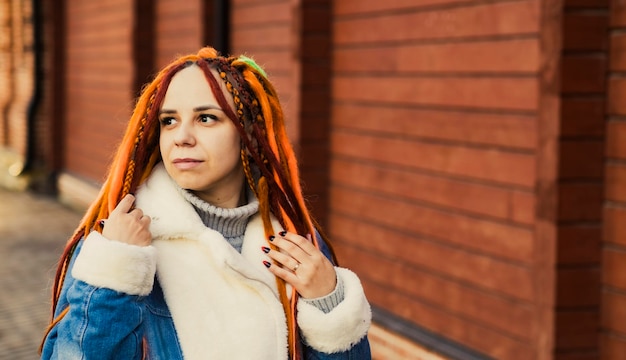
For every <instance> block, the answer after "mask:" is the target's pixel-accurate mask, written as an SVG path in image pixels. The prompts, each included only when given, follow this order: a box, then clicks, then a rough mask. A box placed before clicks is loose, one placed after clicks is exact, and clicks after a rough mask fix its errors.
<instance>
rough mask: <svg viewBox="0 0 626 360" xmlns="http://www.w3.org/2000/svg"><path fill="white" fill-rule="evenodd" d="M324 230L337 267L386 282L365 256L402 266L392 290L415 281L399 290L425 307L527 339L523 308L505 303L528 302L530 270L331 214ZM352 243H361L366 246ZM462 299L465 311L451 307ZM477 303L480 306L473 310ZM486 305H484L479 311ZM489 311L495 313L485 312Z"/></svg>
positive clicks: (528, 325) (528, 328)
mask: <svg viewBox="0 0 626 360" xmlns="http://www.w3.org/2000/svg"><path fill="white" fill-rule="evenodd" d="M330 229H331V238H332V239H333V244H334V245H335V247H336V248H337V251H338V253H340V254H341V256H339V261H340V263H341V264H342V265H343V264H345V265H347V266H348V267H349V268H353V269H355V270H356V271H358V272H359V273H361V274H363V275H367V276H368V277H370V278H373V279H374V278H375V279H379V280H383V279H385V278H386V277H387V275H385V274H384V273H385V271H391V270H380V269H379V267H378V266H377V267H368V266H365V264H368V263H372V261H373V262H377V261H378V260H375V259H370V258H369V257H370V256H371V257H376V258H378V259H379V260H380V261H382V262H385V263H387V262H393V263H394V264H397V265H394V266H402V267H403V269H404V270H402V271H406V272H407V273H406V274H404V275H401V276H400V275H399V276H398V278H397V280H389V281H391V282H398V286H400V285H401V282H402V281H411V282H413V281H417V282H418V283H419V284H420V285H419V286H415V287H405V288H406V292H407V293H412V294H413V295H415V296H419V297H422V298H428V299H429V301H431V302H437V303H442V304H447V305H445V306H446V307H448V308H450V309H451V310H455V311H457V312H462V313H465V314H467V315H468V316H472V317H474V318H476V319H477V320H478V321H487V322H489V323H491V324H492V325H494V326H498V327H501V328H503V329H509V330H507V331H510V332H511V333H515V334H517V335H519V336H524V337H529V336H530V334H531V333H532V324H531V323H530V322H528V320H529V319H526V320H522V318H523V317H527V316H528V315H529V313H528V309H523V308H517V306H518V305H519V304H518V303H517V301H516V300H514V299H511V298H515V299H530V298H532V287H533V285H532V274H531V270H530V268H528V267H523V266H519V265H516V264H510V263H508V262H507V261H506V260H503V259H499V258H496V257H493V256H489V255H482V254H476V253H473V252H471V251H467V250H465V249H460V248H456V247H453V246H450V245H448V244H445V243H440V242H437V241H433V240H430V239H426V238H423V237H421V236H420V235H418V234H408V233H405V232H403V231H398V230H396V229H387V228H385V227H382V226H378V225H376V224H371V223H365V222H360V221H359V220H356V219H351V218H349V217H348V216H342V215H341V214H335V213H334V212H333V213H332V217H331V227H330ZM354 239H367V243H365V244H363V242H362V241H355V240H354ZM357 249H367V251H368V254H362V253H361V252H359V251H357ZM385 259H386V260H385ZM442 259H446V261H448V263H447V265H446V266H441V261H442ZM392 267H393V266H392ZM405 268H406V269H405ZM379 271H380V272H379ZM409 273H412V274H413V273H414V276H409V275H408V274H409ZM413 277H416V279H413ZM387 278H388V279H392V277H387ZM417 278H420V279H422V280H417ZM409 279H410V280H409ZM428 284H431V285H433V284H440V285H441V286H442V288H443V287H445V288H446V289H448V290H447V291H450V294H452V293H454V294H457V293H459V292H463V293H465V296H460V297H459V296H454V297H452V298H448V297H446V296H442V294H438V293H437V291H434V289H436V288H437V287H438V286H435V285H433V286H427V285H428ZM442 291H444V290H442ZM465 298H466V300H467V301H468V303H467V306H466V307H464V306H463V305H462V304H461V303H457V301H458V300H461V299H465ZM450 302H452V303H450ZM479 303H480V304H483V306H479ZM486 304H489V306H486V307H484V305H486ZM490 309H491V310H493V311H495V312H496V313H497V314H487V313H485V311H491V310H490ZM496 309H499V310H498V311H496ZM505 309H506V310H505ZM500 310H502V311H500ZM503 313H506V314H507V315H506V316H505V315H504V314H503ZM510 322H513V323H514V324H511V323H510Z"/></svg>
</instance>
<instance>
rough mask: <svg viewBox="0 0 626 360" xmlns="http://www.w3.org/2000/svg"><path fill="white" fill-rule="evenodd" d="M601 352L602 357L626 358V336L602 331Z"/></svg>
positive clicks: (614, 359)
mask: <svg viewBox="0 0 626 360" xmlns="http://www.w3.org/2000/svg"><path fill="white" fill-rule="evenodd" d="M622 336H623V335H622ZM600 353H601V354H602V359H613V360H625V359H626V337H617V336H615V335H614V334H611V333H606V332H603V333H601V334H600Z"/></svg>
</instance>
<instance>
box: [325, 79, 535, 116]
mask: <svg viewBox="0 0 626 360" xmlns="http://www.w3.org/2000/svg"><path fill="white" fill-rule="evenodd" d="M332 91H333V94H334V95H333V97H334V99H335V100H341V101H350V102H374V103H385V104H388V105H390V106H398V105H405V104H411V105H430V106H449V107H467V108H473V109H499V110H529V111H530V110H533V111H534V110H536V109H537V106H538V95H539V94H538V86H537V79H536V78H534V77H533V78H518V77H509V78H505V77H498V78H466V77H407V76H404V77H376V76H367V75H364V76H359V77H335V78H334V81H333V88H332Z"/></svg>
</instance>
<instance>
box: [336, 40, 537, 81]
mask: <svg viewBox="0 0 626 360" xmlns="http://www.w3.org/2000/svg"><path fill="white" fill-rule="evenodd" d="M333 64H334V70H335V72H337V73H343V72H399V73H404V72H427V73H446V72H454V73H461V72H468V73H473V72H480V73H510V72H516V73H534V72H536V71H538V68H539V44H538V40H537V39H522V40H517V39H513V40H506V41H503V40H500V41H479V42H457V43H442V44H402V45H398V46H385V47H374V48H345V49H342V48H340V49H337V50H336V51H335V52H334V59H333Z"/></svg>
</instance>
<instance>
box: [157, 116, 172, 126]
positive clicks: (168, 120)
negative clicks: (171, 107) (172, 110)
mask: <svg viewBox="0 0 626 360" xmlns="http://www.w3.org/2000/svg"><path fill="white" fill-rule="evenodd" d="M159 121H160V122H161V126H169V125H172V124H174V123H176V118H174V117H172V116H164V117H162V118H160V119H159Z"/></svg>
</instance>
